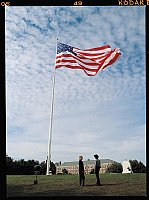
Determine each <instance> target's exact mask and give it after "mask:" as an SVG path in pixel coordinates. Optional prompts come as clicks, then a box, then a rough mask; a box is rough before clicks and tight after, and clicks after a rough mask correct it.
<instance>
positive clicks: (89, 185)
mask: <svg viewBox="0 0 149 200" xmlns="http://www.w3.org/2000/svg"><path fill="white" fill-rule="evenodd" d="M106 185H118V184H116V183H105V184H102V185H100V186H98V185H96V184H92V185H91V184H86V185H84V186H86V187H94V186H98V187H102V186H106Z"/></svg>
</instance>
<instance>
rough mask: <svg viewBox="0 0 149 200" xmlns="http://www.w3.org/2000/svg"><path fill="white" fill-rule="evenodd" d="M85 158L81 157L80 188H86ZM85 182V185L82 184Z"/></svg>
mask: <svg viewBox="0 0 149 200" xmlns="http://www.w3.org/2000/svg"><path fill="white" fill-rule="evenodd" d="M82 160H83V156H79V176H80V187H81V186H84V181H85V176H84V164H83V161H82ZM82 181H83V183H82Z"/></svg>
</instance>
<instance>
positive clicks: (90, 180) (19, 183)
mask: <svg viewBox="0 0 149 200" xmlns="http://www.w3.org/2000/svg"><path fill="white" fill-rule="evenodd" d="M34 179H35V176H34V175H8V176H7V197H22V196H23V197H34V196H36V197H38V196H39V197H41V196H146V174H145V173H140V174H135V173H134V174H101V175H100V179H101V183H102V184H103V186H96V185H95V182H96V178H95V174H89V175H85V186H84V187H79V176H78V175H52V176H50V175H49V176H46V175H39V176H38V184H36V185H34Z"/></svg>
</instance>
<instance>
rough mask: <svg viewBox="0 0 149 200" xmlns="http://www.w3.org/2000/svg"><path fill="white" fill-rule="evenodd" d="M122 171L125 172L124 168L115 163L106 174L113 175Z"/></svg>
mask: <svg viewBox="0 0 149 200" xmlns="http://www.w3.org/2000/svg"><path fill="white" fill-rule="evenodd" d="M122 171H123V168H122V165H121V163H117V162H115V163H113V164H111V165H110V166H109V167H108V168H107V170H106V173H110V172H111V173H122Z"/></svg>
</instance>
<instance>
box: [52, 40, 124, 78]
mask: <svg viewBox="0 0 149 200" xmlns="http://www.w3.org/2000/svg"><path fill="white" fill-rule="evenodd" d="M120 55H121V53H120V50H119V49H118V48H115V49H113V50H111V47H110V46H109V45H106V46H102V47H96V48H91V49H86V50H81V49H79V48H75V47H71V46H68V45H66V44H62V43H58V52H57V55H56V66H55V67H56V68H61V67H67V68H71V69H82V70H84V72H85V73H86V74H87V75H88V76H95V75H96V74H97V72H98V71H100V70H102V69H104V68H106V67H107V66H108V65H111V64H113V63H114V62H115V61H116V60H117V59H118V57H119V56H120Z"/></svg>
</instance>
